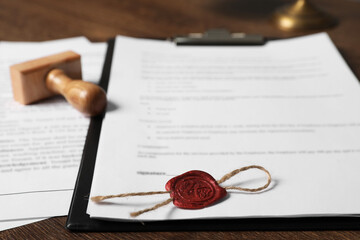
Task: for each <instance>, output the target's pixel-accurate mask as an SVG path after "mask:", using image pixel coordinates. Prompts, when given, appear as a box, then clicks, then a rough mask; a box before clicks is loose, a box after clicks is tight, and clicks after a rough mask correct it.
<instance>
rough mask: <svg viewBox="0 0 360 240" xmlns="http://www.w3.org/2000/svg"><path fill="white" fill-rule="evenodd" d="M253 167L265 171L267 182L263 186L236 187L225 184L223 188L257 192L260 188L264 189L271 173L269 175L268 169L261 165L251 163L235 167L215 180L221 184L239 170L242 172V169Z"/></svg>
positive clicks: (268, 183)
mask: <svg viewBox="0 0 360 240" xmlns="http://www.w3.org/2000/svg"><path fill="white" fill-rule="evenodd" d="M253 168H255V169H259V170H261V171H264V172H265V173H266V176H267V182H266V184H265V185H264V186H261V187H258V188H242V187H236V186H227V187H224V188H225V189H235V190H239V191H244V192H259V191H261V190H264V189H266V188H267V187H268V186H269V185H270V183H271V175H270V173H269V171H268V170H266V169H265V168H263V167H261V166H257V165H251V166H247V167H242V168H239V169H235V170H234V171H232V172H230V173H228V174H225V175H224V176H223V177H222V178H221V179H220V180H218V181H217V183H218V184H221V183H223V182H225V181H227V180H229V179H230V178H232V177H233V176H235V175H236V174H238V173H240V172H244V171H246V170H249V169H253Z"/></svg>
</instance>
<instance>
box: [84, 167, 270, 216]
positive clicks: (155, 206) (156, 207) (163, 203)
mask: <svg viewBox="0 0 360 240" xmlns="http://www.w3.org/2000/svg"><path fill="white" fill-rule="evenodd" d="M253 168H255V169H259V170H261V171H263V172H265V173H266V176H267V182H266V184H265V185H263V186H261V187H258V188H243V187H237V186H227V187H224V188H225V189H228V190H238V191H243V192H252V193H254V192H259V191H262V190H264V189H266V188H267V187H268V186H269V185H270V183H271V175H270V173H269V171H268V170H266V169H265V168H263V167H262V166H257V165H250V166H246V167H242V168H239V169H235V170H233V171H232V172H230V173H228V174H225V175H224V176H223V177H222V178H221V179H220V180H217V181H216V182H217V183H218V184H221V183H223V182H225V181H227V180H229V179H230V178H232V177H233V176H235V175H236V174H238V173H240V172H243V171H246V170H249V169H253ZM167 193H170V194H171V193H172V191H151V192H134V193H121V194H116V195H106V196H95V197H92V198H91V200H92V201H93V202H96V203H98V202H101V201H104V200H106V199H110V198H122V197H131V196H147V195H156V194H167ZM172 201H173V198H169V199H167V200H166V201H163V202H161V203H159V204H156V205H154V206H153V207H151V208H146V209H143V210H140V211H137V212H132V213H130V216H131V217H137V216H139V215H141V214H143V213H146V212H150V211H153V210H156V209H158V208H160V207H162V206H165V205H167V204H169V203H170V202H172Z"/></svg>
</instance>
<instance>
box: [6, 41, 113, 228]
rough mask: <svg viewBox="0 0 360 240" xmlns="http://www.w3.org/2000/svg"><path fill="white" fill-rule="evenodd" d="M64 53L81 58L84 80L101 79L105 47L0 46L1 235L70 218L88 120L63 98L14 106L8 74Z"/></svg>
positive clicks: (62, 43) (51, 43)
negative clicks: (17, 65) (49, 220)
mask: <svg viewBox="0 0 360 240" xmlns="http://www.w3.org/2000/svg"><path fill="white" fill-rule="evenodd" d="M66 50H73V51H75V52H77V53H79V54H80V55H81V57H82V59H81V60H82V72H83V79H84V80H86V81H91V82H94V83H96V82H97V81H98V80H99V79H100V75H101V70H102V66H103V61H104V56H105V51H106V44H105V43H95V44H94V43H90V42H89V41H88V40H87V39H86V38H82V37H80V38H72V39H65V40H56V41H48V42H38V43H28V42H26V43H25V42H0V72H1V76H2V77H1V79H0V182H1V184H0V212H1V214H0V230H3V229H6V228H10V227H14V226H17V225H22V224H26V223H28V222H32V221H36V220H37V219H36V218H40V219H41V218H44V217H51V216H59V215H66V214H67V213H68V208H69V204H70V200H71V196H72V190H73V188H74V184H75V179H76V175H77V171H78V166H79V163H80V159H81V155H82V150H83V146H84V142H85V137H86V133H87V129H88V125H89V118H86V117H84V116H83V115H81V114H80V113H79V112H77V111H76V110H75V109H73V108H72V107H71V106H70V105H69V104H68V103H66V102H65V100H64V99H63V98H62V97H54V98H51V99H48V100H45V101H41V102H38V103H35V104H32V105H28V106H23V105H21V104H19V103H17V102H15V101H14V100H13V98H12V89H11V80H10V74H9V66H10V65H12V64H15V63H20V62H23V61H27V60H31V59H36V58H39V57H43V56H47V55H50V54H55V53H59V52H62V51H66Z"/></svg>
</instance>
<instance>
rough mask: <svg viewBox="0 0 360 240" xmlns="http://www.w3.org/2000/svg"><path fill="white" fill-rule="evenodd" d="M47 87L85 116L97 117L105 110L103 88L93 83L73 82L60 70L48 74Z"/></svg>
mask: <svg viewBox="0 0 360 240" xmlns="http://www.w3.org/2000/svg"><path fill="white" fill-rule="evenodd" d="M46 87H47V88H48V89H49V90H50V91H52V92H54V93H58V94H61V95H63V96H64V97H65V98H66V100H67V101H68V102H69V103H70V104H71V105H72V106H73V107H74V108H76V109H77V110H79V111H80V112H82V113H84V114H85V115H88V116H96V115H99V114H101V113H102V112H104V110H105V107H106V94H105V91H104V90H103V89H102V88H100V87H99V86H97V85H95V84H93V83H89V82H85V81H82V80H73V79H71V78H69V77H68V76H67V75H66V74H65V73H64V72H63V71H62V70H60V69H54V70H51V71H50V72H49V73H48V75H47V77H46Z"/></svg>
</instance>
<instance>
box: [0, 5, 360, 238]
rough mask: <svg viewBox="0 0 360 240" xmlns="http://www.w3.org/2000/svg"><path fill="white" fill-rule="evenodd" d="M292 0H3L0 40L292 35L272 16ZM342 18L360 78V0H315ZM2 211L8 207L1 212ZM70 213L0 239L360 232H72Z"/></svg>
mask: <svg viewBox="0 0 360 240" xmlns="http://www.w3.org/2000/svg"><path fill="white" fill-rule="evenodd" d="M288 2H289V1H285V0H191V1H190V0H188V1H181V0H165V1H164V0H102V1H99V0H78V1H74V0H61V1H55V0H52V1H50V0H31V1H27V0H12V1H6V0H1V1H0V40H13V41H42V40H51V39H58V38H67V37H73V36H86V37H88V38H89V39H90V40H92V41H105V40H107V39H109V38H111V37H114V36H116V35H117V34H121V35H126V36H133V37H143V38H166V37H168V36H173V35H178V34H186V33H189V32H203V31H205V30H207V29H209V28H219V27H221V28H227V29H229V30H231V31H233V32H246V33H260V34H263V35H265V36H269V37H291V36H297V35H302V34H307V33H310V32H301V33H299V32H298V33H288V32H283V31H280V30H279V29H277V28H275V27H274V26H273V25H271V23H270V22H269V16H270V14H271V13H272V12H273V11H274V9H276V8H277V7H279V6H281V5H283V4H285V3H288ZM313 3H315V4H316V5H318V6H321V8H322V9H323V10H325V11H327V12H328V13H330V14H332V15H333V16H335V17H336V18H337V19H338V21H339V22H338V25H337V26H336V27H334V28H331V29H328V31H327V32H328V33H329V35H330V36H331V38H332V40H333V41H334V42H335V44H336V46H337V47H338V49H339V50H340V52H341V54H342V55H343V56H344V58H345V60H346V61H347V62H348V64H349V65H350V67H351V68H352V70H353V71H354V73H355V74H356V76H357V77H358V78H360V47H359V44H360V31H359V30H360V25H359V24H360V2H359V1H357V0H314V1H313ZM0 214H1V213H0ZM65 220H66V217H56V218H51V219H48V220H45V221H41V222H38V223H33V224H29V225H26V226H22V227H18V228H15V229H11V230H6V231H3V232H0V239H360V231H318V232H317V231H291V232H286V231H281V232H277V231H273V232H261V231H251V232H244V231H242V232H147V233H135V232H131V233H71V232H68V231H67V230H66V229H65V228H64V226H65Z"/></svg>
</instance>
